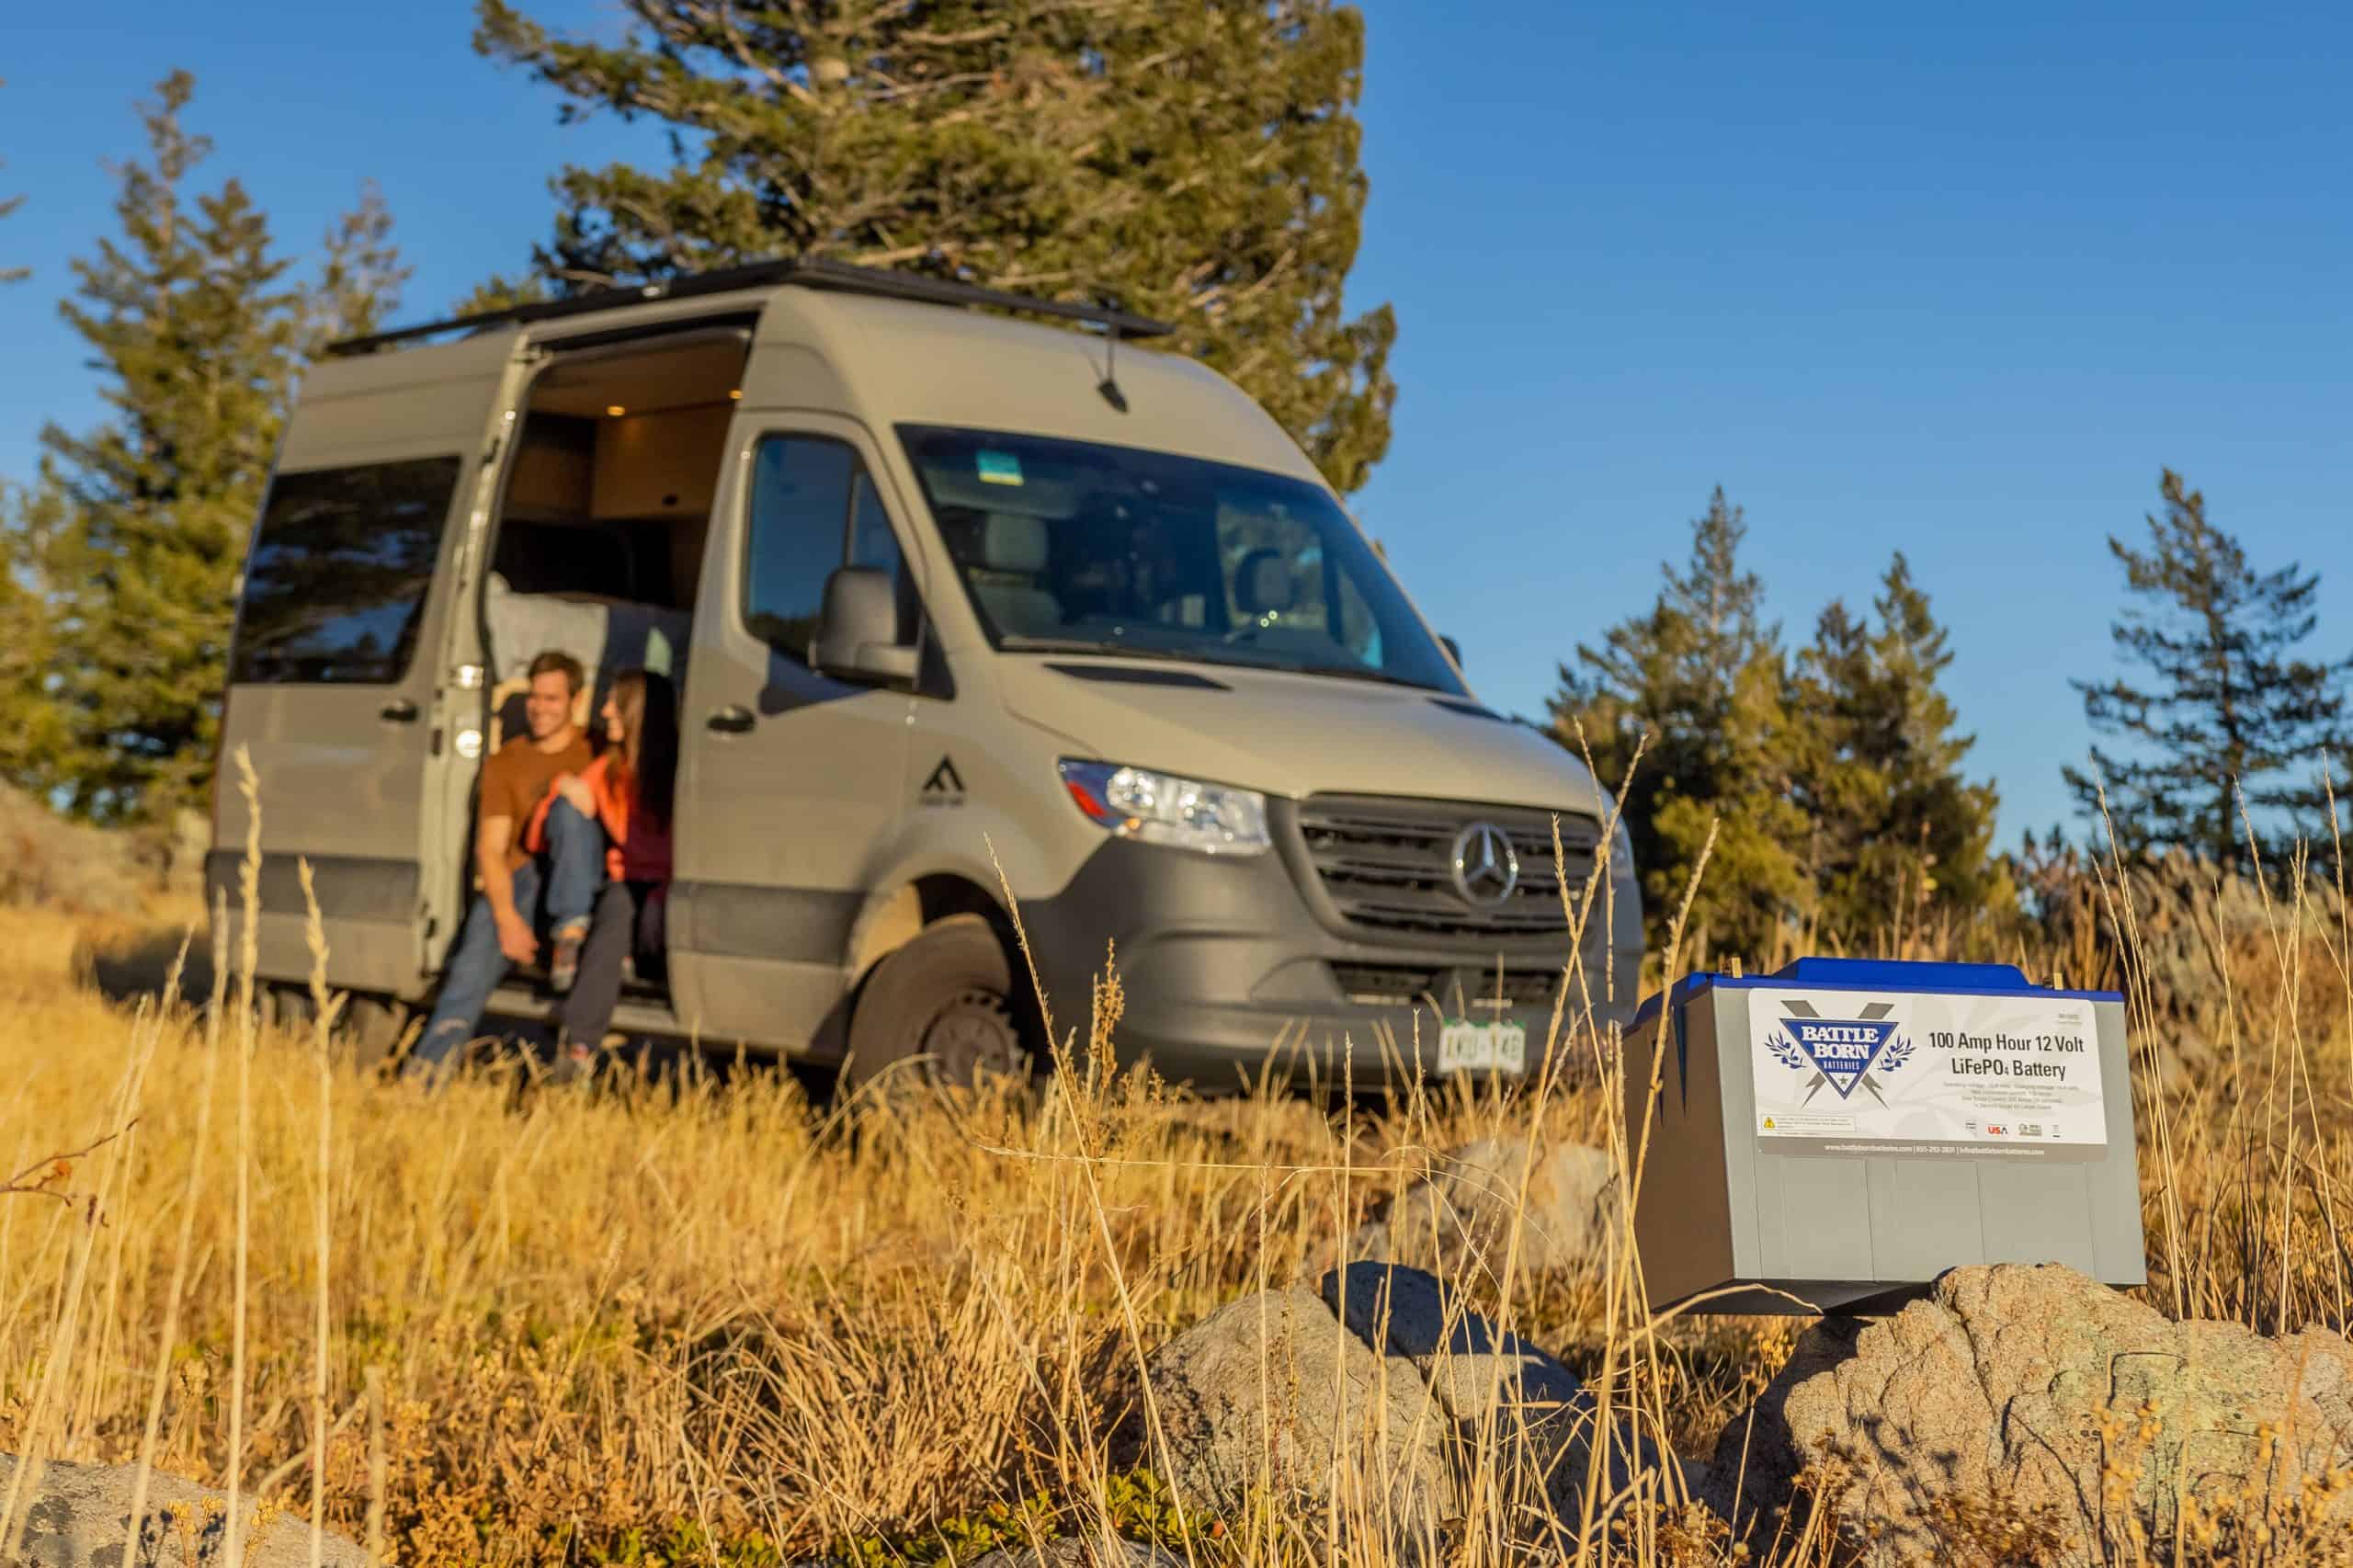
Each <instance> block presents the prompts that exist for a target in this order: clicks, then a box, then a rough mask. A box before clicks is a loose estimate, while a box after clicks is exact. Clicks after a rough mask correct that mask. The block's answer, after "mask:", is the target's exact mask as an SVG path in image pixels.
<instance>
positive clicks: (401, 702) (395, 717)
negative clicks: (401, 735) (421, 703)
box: [377, 697, 416, 724]
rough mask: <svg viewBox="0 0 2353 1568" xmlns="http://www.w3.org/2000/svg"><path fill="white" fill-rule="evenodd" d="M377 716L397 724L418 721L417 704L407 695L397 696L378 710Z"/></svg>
mask: <svg viewBox="0 0 2353 1568" xmlns="http://www.w3.org/2000/svg"><path fill="white" fill-rule="evenodd" d="M377 717H378V718H380V719H385V720H389V721H390V722H392V723H395V724H413V723H415V722H416V704H415V703H414V702H411V701H410V700H409V699H407V698H405V697H395V698H393V699H392V700H391V701H390V702H387V703H385V704H384V706H383V707H382V708H381V709H379V710H377Z"/></svg>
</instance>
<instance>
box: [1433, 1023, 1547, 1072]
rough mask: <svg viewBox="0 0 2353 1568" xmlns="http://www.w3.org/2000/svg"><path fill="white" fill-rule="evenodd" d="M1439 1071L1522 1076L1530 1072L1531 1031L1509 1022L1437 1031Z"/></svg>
mask: <svg viewBox="0 0 2353 1568" xmlns="http://www.w3.org/2000/svg"><path fill="white" fill-rule="evenodd" d="M1438 1071H1439V1072H1441V1073H1506V1074H1510V1075H1511V1076H1513V1077H1515V1078H1518V1077H1522V1076H1524V1075H1526V1074H1527V1072H1528V1030H1527V1028H1525V1027H1524V1026H1522V1025H1519V1024H1509V1023H1497V1024H1470V1023H1462V1024H1449V1025H1447V1026H1446V1028H1443V1029H1441V1030H1439V1031H1438Z"/></svg>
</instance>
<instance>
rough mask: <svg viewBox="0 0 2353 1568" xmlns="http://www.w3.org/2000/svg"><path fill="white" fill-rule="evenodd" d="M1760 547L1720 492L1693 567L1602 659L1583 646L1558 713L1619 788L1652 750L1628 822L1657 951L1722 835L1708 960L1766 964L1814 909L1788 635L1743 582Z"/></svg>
mask: <svg viewBox="0 0 2353 1568" xmlns="http://www.w3.org/2000/svg"><path fill="white" fill-rule="evenodd" d="M1746 533H1747V525H1746V523H1745V520H1744V519H1743V517H1742V515H1741V510H1740V508H1739V507H1737V506H1731V505H1729V504H1728V503H1727V502H1726V501H1725V499H1724V493H1723V491H1722V488H1721V487H1719V488H1718V489H1717V490H1716V492H1715V494H1714V495H1713V496H1712V497H1711V500H1710V502H1709V506H1708V511H1707V515H1706V516H1704V517H1699V518H1697V519H1695V520H1694V521H1693V523H1692V524H1691V555H1690V559H1689V561H1688V562H1687V563H1686V565H1685V566H1684V567H1683V569H1682V570H1681V571H1680V572H1678V571H1677V569H1676V568H1675V567H1673V566H1672V565H1662V566H1661V568H1660V572H1661V574H1662V575H1663V577H1664V578H1665V584H1664V586H1663V587H1662V588H1661V590H1660V593H1659V596H1658V599H1657V601H1656V602H1655V603H1654V605H1653V606H1652V607H1651V608H1650V609H1649V610H1648V611H1647V612H1645V613H1644V614H1643V615H1640V616H1637V617H1635V618H1633V619H1630V620H1628V621H1625V622H1624V623H1622V624H1620V625H1619V626H1617V627H1614V628H1612V629H1611V630H1610V631H1609V632H1608V635H1607V636H1606V637H1605V638H1604V640H1603V643H1602V646H1601V647H1599V648H1592V647H1588V646H1585V645H1582V644H1580V645H1579V647H1578V648H1577V662H1578V667H1577V668H1574V669H1572V668H1571V667H1570V666H1568V665H1562V666H1561V669H1560V679H1561V686H1560V689H1559V691H1558V692H1557V693H1556V694H1555V695H1554V696H1553V697H1552V699H1551V703H1550V706H1551V710H1552V732H1553V734H1554V736H1555V737H1556V738H1557V739H1559V740H1560V741H1561V742H1562V744H1564V745H1568V746H1570V747H1572V748H1574V747H1576V746H1577V744H1578V740H1577V734H1576V732H1577V729H1578V727H1579V726H1580V725H1582V728H1583V731H1584V737H1585V744H1586V745H1588V746H1589V747H1590V748H1591V751H1592V754H1593V758H1594V764H1595V767H1596V768H1597V771H1598V772H1599V773H1600V775H1601V777H1602V778H1603V779H1604V780H1605V781H1607V782H1609V783H1612V784H1614V783H1616V782H1617V781H1618V780H1620V779H1621V778H1624V777H1625V776H1626V774H1627V771H1628V768H1629V767H1630V766H1631V764H1632V760H1633V756H1634V750H1635V746H1636V744H1637V743H1638V742H1639V741H1641V740H1642V738H1643V736H1644V735H1645V734H1647V735H1648V737H1649V743H1648V749H1647V750H1646V751H1645V752H1644V754H1643V762H1642V765H1641V767H1639V768H1635V769H1634V770H1633V774H1632V782H1631V787H1630V788H1629V790H1628V794H1627V801H1626V824H1627V826H1628V828H1629V829H1630V830H1631V837H1632V840H1633V849H1634V860H1635V864H1636V865H1637V866H1638V867H1640V868H1642V869H1643V895H1644V899H1643V902H1644V908H1645V912H1646V915H1647V918H1648V920H1649V922H1650V924H1651V927H1652V930H1651V938H1652V941H1653V943H1654V945H1658V944H1660V943H1662V942H1663V940H1664V938H1665V934H1666V929H1667V924H1668V922H1669V921H1670V920H1671V918H1672V917H1673V915H1674V913H1675V911H1676V909H1677V907H1678V906H1679V905H1680V903H1681V902H1682V899H1683V894H1684V890H1685V888H1686V886H1687V884H1688V881H1689V880H1690V876H1691V872H1692V869H1693V868H1694V867H1695V866H1696V865H1697V863H1698V859H1699V851H1700V848H1701V846H1703V845H1704V844H1705V842H1706V840H1707V835H1708V830H1709V825H1710V824H1711V822H1713V823H1714V824H1716V829H1717V834H1716V847H1715V850H1714V852H1713V856H1712V858H1711V861H1710V864H1709V869H1708V871H1707V874H1706V876H1705V878H1704V879H1703V881H1701V884H1700V886H1699V892H1698V894H1697V896H1696V898H1695V900H1694V902H1693V904H1692V920H1693V930H1694V932H1695V933H1697V934H1699V937H1700V938H1701V939H1700V942H1699V946H1700V947H1701V948H1706V947H1710V946H1712V947H1714V948H1715V949H1720V950H1728V951H1733V952H1740V953H1745V954H1748V955H1750V956H1752V957H1756V956H1761V955H1763V954H1765V953H1767V952H1768V951H1769V950H1770V949H1772V947H1773V945H1774V940H1775V935H1776V932H1777V931H1778V930H1779V929H1780V928H1782V927H1783V926H1786V925H1787V924H1788V923H1789V922H1790V921H1791V920H1793V919H1794V918H1795V917H1796V915H1797V914H1798V912H1799V911H1800V909H1801V908H1802V904H1803V902H1804V898H1805V895H1806V889H1805V887H1804V884H1803V881H1802V878H1801V876H1800V861H1799V857H1798V853H1797V851H1798V849H1799V848H1800V847H1801V846H1802V844H1803V842H1804V838H1805V822H1804V818H1803V817H1802V814H1801V813H1800V812H1798V810H1797V808H1796V806H1795V804H1794V803H1793V802H1792V801H1791V800H1790V780H1789V777H1788V767H1787V759H1788V755H1789V751H1790V745H1791V744H1792V737H1791V734H1790V722H1789V715H1788V712H1787V710H1786V708H1785V706H1784V700H1783V688H1784V685H1785V681H1786V673H1785V668H1784V660H1783V656H1782V653H1781V647H1780V629H1779V626H1777V625H1771V626H1768V625H1767V624H1765V623H1764V622H1763V620H1762V619H1761V608H1762V603H1763V586H1762V585H1761V584H1760V583H1759V582H1758V580H1757V578H1756V574H1753V573H1748V572H1744V571H1743V570H1741V567H1740V562H1739V551H1740V545H1741V541H1742V540H1743V539H1744V538H1745V536H1746Z"/></svg>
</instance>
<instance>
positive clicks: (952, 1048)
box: [842, 915, 1036, 1090]
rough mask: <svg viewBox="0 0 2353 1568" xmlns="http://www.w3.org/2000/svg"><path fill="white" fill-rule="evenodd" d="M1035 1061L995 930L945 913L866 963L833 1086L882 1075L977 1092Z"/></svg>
mask: <svg viewBox="0 0 2353 1568" xmlns="http://www.w3.org/2000/svg"><path fill="white" fill-rule="evenodd" d="M1035 1062H1036V1058H1035V1055H1034V1054H1033V1052H1032V1051H1031V1050H1030V1047H1029V1041H1028V1040H1026V1039H1025V1038H1024V1035H1023V1030H1022V1028H1021V1022H1020V1017H1019V1015H1018V1012H1017V1008H1016V1006H1015V1002H1014V997H1013V971H1012V966H1011V964H1010V963H1009V962H1008V961H1007V960H1006V951H1005V944H1004V943H1003V942H1001V941H999V940H998V939H997V934H996V931H995V928H994V927H993V926H990V924H989V923H988V921H987V920H985V919H983V917H982V916H980V915H950V916H949V917H948V918H947V919H945V920H942V921H940V922H938V924H937V925H933V926H926V927H925V928H924V929H923V931H922V932H921V933H920V934H918V935H917V936H916V937H915V940H914V941H912V942H909V943H908V944H907V945H906V946H905V947H904V948H901V949H899V950H898V951H896V952H894V953H892V954H891V955H890V956H889V957H887V958H885V959H884V960H882V961H881V963H879V964H877V965H875V966H874V972H873V973H872V974H871V975H870V976H868V978H867V982H866V984H865V986H864V987H863V989H862V990H861V992H860V994H859V996H858V1007H857V1010H856V1011H855V1012H853V1013H852V1014H851V1015H850V1021H849V1056H848V1059H847V1061H845V1062H843V1064H842V1084H843V1085H844V1086H845V1087H846V1088H848V1089H851V1090H857V1089H860V1088H863V1087H865V1086H866V1085H869V1084H870V1083H873V1082H875V1081H876V1080H877V1079H878V1078H882V1077H884V1076H885V1075H886V1074H887V1075H888V1077H889V1079H890V1080H892V1081H893V1082H904V1084H905V1085H907V1086H908V1087H913V1086H915V1085H917V1084H922V1085H931V1086H935V1087H940V1088H977V1087H979V1086H981V1085H985V1084H989V1083H995V1082H999V1081H1002V1080H1006V1079H1014V1080H1026V1079H1027V1078H1028V1077H1029V1074H1030V1072H1031V1070H1032V1068H1033V1067H1034V1065H1035Z"/></svg>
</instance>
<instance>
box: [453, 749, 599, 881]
mask: <svg viewBox="0 0 2353 1568" xmlns="http://www.w3.org/2000/svg"><path fill="white" fill-rule="evenodd" d="M595 760H596V754H595V753H593V752H591V751H590V750H589V749H588V742H587V740H586V739H585V737H583V736H580V735H574V736H573V737H572V744H570V745H568V746H566V747H564V748H563V750H562V751H554V752H549V751H541V750H540V748H539V744H538V743H537V742H535V741H533V740H532V739H531V737H530V736H529V735H518V736H517V737H516V738H515V739H513V740H511V741H509V742H507V743H506V744H505V745H503V746H500V747H499V748H498V752H497V755H495V756H493V757H492V758H491V759H490V760H489V761H488V762H486V763H484V764H483V769H482V806H481V808H480V810H479V811H478V812H476V813H475V829H474V830H475V831H476V832H477V833H479V832H480V831H481V830H482V827H481V824H483V823H486V822H488V821H489V820H490V819H491V818H493V817H505V818H506V819H507V821H508V822H509V823H511V824H513V825H514V830H515V835H514V836H513V837H512V838H510V839H509V840H508V841H507V846H506V869H508V870H510V871H518V870H521V869H523V867H524V866H525V865H526V864H528V863H529V860H530V858H531V857H530V854H529V852H528V851H527V850H525V849H524V847H523V828H524V826H525V824H528V823H529V821H530V820H531V813H532V812H535V811H537V810H539V806H540V797H542V796H544V795H545V794H546V793H547V792H548V786H549V785H551V784H553V783H554V782H555V780H556V776H557V775H558V774H560V773H581V772H585V771H586V769H587V767H588V765H589V764H590V763H591V762H594V761H595Z"/></svg>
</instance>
